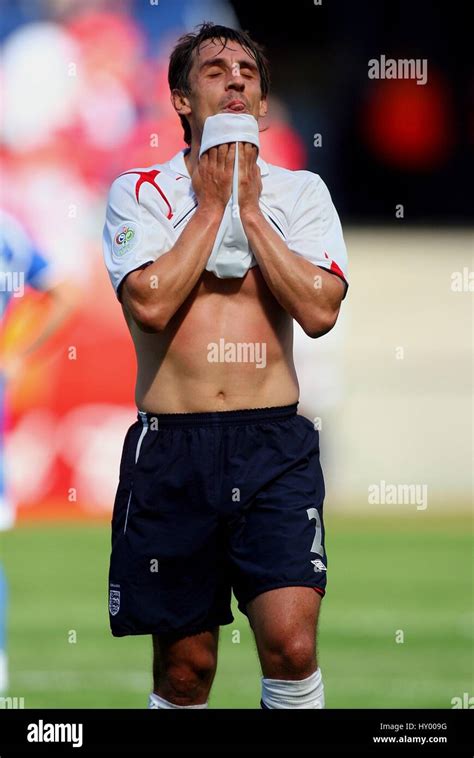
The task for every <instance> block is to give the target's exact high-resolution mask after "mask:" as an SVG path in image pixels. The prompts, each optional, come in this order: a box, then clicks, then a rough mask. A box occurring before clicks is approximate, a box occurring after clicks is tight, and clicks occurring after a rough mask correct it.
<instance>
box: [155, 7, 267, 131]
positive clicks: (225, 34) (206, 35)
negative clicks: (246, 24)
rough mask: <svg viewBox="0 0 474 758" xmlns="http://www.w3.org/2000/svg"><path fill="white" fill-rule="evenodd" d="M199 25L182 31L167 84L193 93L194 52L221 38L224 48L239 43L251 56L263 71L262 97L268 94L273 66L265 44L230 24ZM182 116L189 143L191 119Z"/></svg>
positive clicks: (172, 59)
mask: <svg viewBox="0 0 474 758" xmlns="http://www.w3.org/2000/svg"><path fill="white" fill-rule="evenodd" d="M196 28H197V29H198V31H197V32H196V33H192V32H190V33H189V34H183V35H182V36H181V37H180V38H179V40H178V42H177V44H176V46H175V48H174V49H173V51H172V53H171V56H170V64H169V68H168V84H169V86H170V90H171V91H173V90H175V89H177V90H180V92H182V93H183V95H189V94H190V92H191V87H190V85H189V72H190V71H191V67H192V65H193V60H194V51H195V50H199V47H200V45H201V44H202V43H203V42H205V41H206V40H210V39H220V40H221V41H222V43H223V44H222V47H225V45H226V42H228V41H231V42H238V44H239V45H241V47H243V49H244V50H245V51H246V52H247V53H248V54H249V55H251V56H252V58H253V59H254V61H255V63H256V64H257V68H258V72H259V74H260V88H261V91H262V98H265V97H267V95H268V92H269V89H270V67H269V63H268V60H267V58H266V56H265V53H264V48H263V47H262V45H260V44H259V43H258V42H255V41H254V40H253V39H252V38H251V37H250V35H249V33H248V32H240V31H237V30H236V29H231V28H230V27H228V26H220V25H218V24H213V23H211V22H209V21H206V22H205V23H203V24H201V25H200V26H198V27H196ZM180 119H181V123H182V125H183V129H184V141H185V142H186V144H188V145H190V144H191V127H190V126H189V121H188V120H187V118H185V117H184V116H180Z"/></svg>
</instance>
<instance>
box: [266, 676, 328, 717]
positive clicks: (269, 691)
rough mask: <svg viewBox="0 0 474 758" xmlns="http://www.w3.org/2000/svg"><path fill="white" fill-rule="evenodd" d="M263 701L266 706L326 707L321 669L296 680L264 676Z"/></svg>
mask: <svg viewBox="0 0 474 758" xmlns="http://www.w3.org/2000/svg"><path fill="white" fill-rule="evenodd" d="M262 702H263V705H264V707H265V708H324V686H323V678H322V674H321V669H320V668H317V669H316V671H315V672H314V673H313V674H311V676H308V677H307V678H306V679H297V680H295V681H287V680H284V679H265V678H262Z"/></svg>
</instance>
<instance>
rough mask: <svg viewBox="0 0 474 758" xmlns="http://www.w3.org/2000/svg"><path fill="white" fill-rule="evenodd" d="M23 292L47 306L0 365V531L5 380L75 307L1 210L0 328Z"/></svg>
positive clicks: (8, 502)
mask: <svg viewBox="0 0 474 758" xmlns="http://www.w3.org/2000/svg"><path fill="white" fill-rule="evenodd" d="M28 287H31V288H33V289H35V290H39V291H42V292H45V293H47V295H48V297H49V300H50V306H49V308H48V313H47V317H46V319H45V322H44V323H43V324H42V326H41V328H40V329H39V330H38V331H37V333H35V334H32V335H29V341H28V344H27V345H26V346H24V347H23V348H22V349H21V350H17V351H15V352H13V353H12V352H9V353H8V354H6V355H2V361H1V364H0V532H1V531H6V530H7V529H10V528H11V527H12V526H13V525H14V522H15V508H14V503H13V500H12V497H11V495H10V493H9V491H8V486H7V484H8V483H7V480H6V471H5V452H4V451H5V428H6V413H7V407H6V391H7V385H8V382H9V381H13V380H14V379H15V377H16V376H18V375H19V373H20V371H21V369H22V366H23V365H24V363H25V362H26V360H27V358H28V356H30V355H31V354H32V353H34V351H35V350H36V349H38V348H39V347H40V346H41V345H42V344H43V343H44V342H45V341H46V340H47V339H48V338H49V337H50V336H52V334H54V332H55V331H56V330H57V329H58V328H59V327H60V326H61V325H62V324H63V323H64V321H65V319H66V318H67V317H68V316H69V314H70V313H71V311H72V310H73V308H74V307H75V304H76V302H77V295H78V293H77V291H76V290H75V289H74V288H73V287H72V286H71V285H70V284H68V283H67V282H66V281H65V280H64V277H63V276H62V275H61V274H60V272H59V271H58V269H57V267H56V266H54V265H53V264H52V263H51V262H50V261H49V260H48V259H47V258H45V257H44V255H43V253H42V252H41V251H39V250H38V248H37V246H36V245H35V243H34V242H33V241H32V239H31V238H30V236H29V235H28V234H27V232H26V231H25V229H24V228H23V226H22V225H21V224H20V223H19V221H18V220H17V219H16V218H14V217H13V216H12V215H11V214H10V213H7V212H6V211H3V210H1V209H0V320H1V322H2V329H3V328H4V327H5V325H6V322H7V321H8V313H9V312H10V309H11V308H13V306H14V303H15V301H16V300H17V299H18V298H23V297H24V296H26V293H27V290H28ZM6 619H7V579H6V575H5V572H4V571H3V568H2V565H1V563H0V693H1V692H5V691H6V689H7V687H8V665H7V645H6Z"/></svg>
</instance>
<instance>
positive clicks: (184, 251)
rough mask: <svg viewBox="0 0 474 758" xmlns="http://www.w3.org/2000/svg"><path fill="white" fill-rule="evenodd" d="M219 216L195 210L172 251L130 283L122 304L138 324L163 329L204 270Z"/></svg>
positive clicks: (218, 212) (211, 211) (207, 210)
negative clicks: (127, 308) (124, 301)
mask: <svg viewBox="0 0 474 758" xmlns="http://www.w3.org/2000/svg"><path fill="white" fill-rule="evenodd" d="M223 212H224V209H220V208H219V207H217V208H212V209H211V208H208V207H204V206H202V207H198V208H197V209H196V211H195V213H194V214H193V217H192V218H191V219H190V220H189V222H188V224H187V225H186V227H185V228H184V229H183V231H182V233H181V234H180V236H179V238H178V240H177V241H176V243H175V244H174V245H173V247H172V248H171V249H170V250H168V252H167V253H164V254H163V255H161V256H160V257H159V258H158V259H157V260H156V261H154V263H152V264H150V265H149V266H147V267H146V268H145V269H144V270H142V271H141V272H140V273H139V276H137V278H136V279H134V280H133V284H132V285H130V286H129V287H128V296H129V297H128V302H126V304H127V305H128V307H129V309H130V311H131V313H132V315H133V316H134V318H135V319H136V320H137V321H138V322H139V323H143V324H147V325H148V326H151V327H155V328H156V329H157V330H161V329H164V328H165V326H166V324H167V323H168V322H169V320H170V319H171V318H172V316H173V315H174V314H175V313H176V311H177V310H178V308H179V307H180V306H181V305H182V303H183V302H184V301H185V300H186V298H187V297H188V295H189V293H190V292H191V290H192V289H193V287H194V286H195V284H196V282H197V281H198V279H199V277H200V276H201V274H202V272H203V270H204V268H205V267H206V263H207V261H208V259H209V256H210V254H211V251H212V248H213V245H214V241H215V239H216V235H217V231H218V229H219V225H220V223H221V220H222V216H223ZM124 300H125V298H124Z"/></svg>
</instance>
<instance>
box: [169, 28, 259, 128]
mask: <svg viewBox="0 0 474 758" xmlns="http://www.w3.org/2000/svg"><path fill="white" fill-rule="evenodd" d="M189 85H190V89H191V93H190V95H188V96H187V97H186V98H184V103H185V106H184V110H183V111H182V113H183V115H186V117H187V118H188V120H189V122H190V124H191V128H192V130H193V133H196V131H197V132H198V133H199V135H201V134H202V130H203V126H204V122H205V120H206V118H207V117H208V116H215V115H216V114H217V113H250V114H251V115H252V116H254V117H255V118H256V119H257V120H258V119H259V118H260V117H262V116H264V115H265V114H266V112H267V103H266V100H265V99H262V93H261V89H260V75H259V71H258V67H257V64H256V62H255V60H254V59H253V58H252V56H251V55H250V54H249V53H248V52H246V51H245V50H244V49H243V48H242V47H241V46H240V45H239V44H238V43H237V42H230V41H227V43H226V46H225V47H222V41H221V40H208V41H206V42H204V43H203V44H202V45H201V47H200V48H199V50H198V51H196V52H195V57H194V62H193V65H192V68H191V71H190V73H189ZM175 107H176V106H175Z"/></svg>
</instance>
